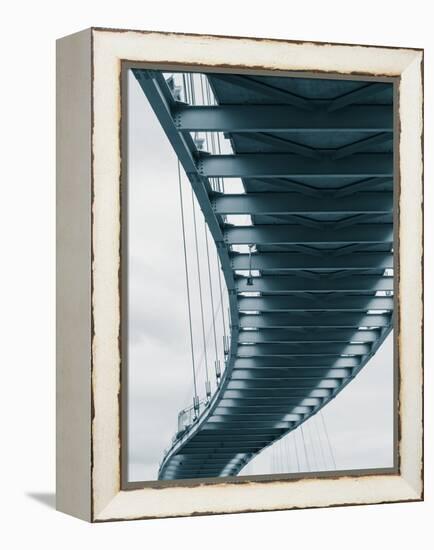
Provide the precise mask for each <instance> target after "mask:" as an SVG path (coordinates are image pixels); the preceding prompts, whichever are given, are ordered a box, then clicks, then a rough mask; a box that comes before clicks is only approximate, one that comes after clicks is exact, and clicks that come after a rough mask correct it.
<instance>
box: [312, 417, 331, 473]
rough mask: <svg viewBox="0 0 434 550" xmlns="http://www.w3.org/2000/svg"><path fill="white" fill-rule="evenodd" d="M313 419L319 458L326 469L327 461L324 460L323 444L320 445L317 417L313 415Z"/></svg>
mask: <svg viewBox="0 0 434 550" xmlns="http://www.w3.org/2000/svg"><path fill="white" fill-rule="evenodd" d="M313 420H314V421H315V422H314V425H315V431H316V436H317V438H318V442H319V450H320V453H321V460H322V462H323V464H324V470H327V469H328V468H327V461H326V458H325V454H324V449H323V446H322V441H321V434H320V432H319V429H318V417H317V416H316V415H315V416H314V417H313Z"/></svg>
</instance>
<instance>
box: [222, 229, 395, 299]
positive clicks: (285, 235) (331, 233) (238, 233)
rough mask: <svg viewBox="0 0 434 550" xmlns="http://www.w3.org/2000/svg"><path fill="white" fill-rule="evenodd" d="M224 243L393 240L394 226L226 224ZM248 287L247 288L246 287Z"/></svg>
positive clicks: (367, 241)
mask: <svg viewBox="0 0 434 550" xmlns="http://www.w3.org/2000/svg"><path fill="white" fill-rule="evenodd" d="M224 240H225V242H226V244H228V245H231V244H258V245H262V244H298V243H300V244H306V243H311V244H316V243H334V244H340V243H342V244H348V243H383V244H384V243H393V225H392V224H391V223H381V224H358V225H354V226H352V227H351V228H349V229H347V230H346V231H339V230H335V229H328V228H324V229H314V228H310V227H300V225H297V224H293V225H290V224H288V225H284V224H281V225H255V226H246V227H228V228H227V229H226V230H225V232H224ZM247 290H248V289H247Z"/></svg>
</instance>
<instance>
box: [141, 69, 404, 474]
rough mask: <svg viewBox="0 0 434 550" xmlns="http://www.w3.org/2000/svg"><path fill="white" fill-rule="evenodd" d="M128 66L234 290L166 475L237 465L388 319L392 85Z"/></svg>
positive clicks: (324, 390)
mask: <svg viewBox="0 0 434 550" xmlns="http://www.w3.org/2000/svg"><path fill="white" fill-rule="evenodd" d="M134 75H135V77H136V79H137V80H138V82H139V84H140V86H141V88H142V90H143V92H144V93H145V95H146V97H147V98H148V100H149V103H150V105H151V106H152V108H153V110H154V112H155V113H156V115H157V117H158V119H159V121H160V123H161V126H162V128H163V129H164V131H165V133H166V135H167V137H168V139H169V140H170V143H171V145H172V146H173V149H174V150H175V152H176V155H177V157H178V159H179V163H180V167H182V170H183V171H184V172H185V174H186V176H187V178H188V180H189V182H190V184H191V187H192V189H193V191H194V194H195V196H196V199H197V201H198V203H199V205H200V209H201V211H202V213H203V215H204V218H205V221H206V224H207V226H208V229H209V232H210V234H211V236H212V239H213V240H214V243H215V246H216V249H217V253H218V257H219V261H220V266H221V274H222V280H223V281H224V284H225V287H226V291H227V294H228V300H229V315H228V319H229V320H230V324H229V325H228V330H227V334H226V335H225V349H224V356H223V357H222V359H221V361H220V360H219V359H218V358H217V359H216V361H215V376H214V386H215V388H214V390H213V391H211V382H210V380H208V379H207V384H206V388H205V396H203V397H201V395H200V391H199V389H198V388H197V387H195V389H194V395H193V396H192V405H191V407H188V408H187V409H186V410H185V411H181V413H180V417H179V426H178V431H177V433H176V434H174V437H173V440H172V442H170V446H169V448H168V449H167V451H166V453H165V455H164V457H163V460H162V462H161V465H160V469H159V478H160V479H163V480H174V479H184V478H185V479H187V478H209V477H222V476H234V475H237V474H238V473H239V472H240V471H241V469H242V468H243V467H244V466H245V465H246V464H247V463H248V462H249V461H250V460H251V459H252V458H253V457H254V456H255V455H257V454H258V453H260V452H261V451H262V450H263V449H264V448H266V447H268V446H269V445H271V444H273V443H274V442H276V441H278V440H279V439H280V438H282V437H283V436H284V435H286V434H287V433H289V432H290V431H292V430H294V429H296V428H297V427H298V426H300V425H301V424H302V423H303V422H305V421H306V420H307V419H308V418H309V417H311V416H312V415H314V414H315V413H317V412H318V411H319V410H320V409H321V408H322V407H324V406H325V405H326V404H327V403H328V402H330V400H331V399H333V398H334V397H335V396H336V395H337V394H338V393H339V392H340V391H341V390H342V389H343V388H344V387H345V386H346V385H347V384H349V383H350V382H351V380H352V379H353V378H354V377H355V376H356V375H357V373H358V372H359V371H360V370H361V369H362V368H363V366H364V365H366V363H367V362H368V361H369V359H370V358H371V357H372V356H373V355H374V354H375V353H376V351H377V349H378V348H379V346H380V345H381V343H382V342H383V341H384V339H385V337H386V336H387V334H388V333H389V332H390V330H391V328H392V325H393V219H392V218H393V215H392V210H393V201H394V197H393V166H394V163H393V135H394V132H393V126H394V115H393V93H394V92H393V85H392V84H390V83H385V82H369V81H358V80H345V79H331V78H329V77H328V78H304V77H298V76H292V77H283V76H268V75H267V76H265V75H262V76H260V75H254V76H253V75H251V74H229V73H227V72H221V73H217V72H214V73H206V74H198V73H196V75H193V76H192V75H191V73H181V72H180V73H171V74H170V75H167V74H163V73H161V72H158V71H154V70H147V69H134ZM223 141H224V142H225V143H226V144H229V146H226V150H224V147H223V146H222V144H223ZM228 147H229V148H228ZM236 182H242V186H241V188H240V187H239V186H238V187H237V186H236V185H235V184H236ZM181 198H182V196H181ZM237 217H238V218H239V219H241V218H243V220H244V222H243V224H238V223H236V221H233V220H237V219H238V218H237ZM246 219H247V220H248V223H246V222H245V220H246ZM187 277H188V274H187ZM187 284H188V280H187ZM189 291H190V292H191V289H189ZM201 300H202V295H201ZM214 334H215V333H214ZM216 349H217V348H216ZM193 373H194V365H193ZM195 386H196V384H195ZM168 443H169V442H168Z"/></svg>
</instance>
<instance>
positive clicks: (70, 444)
mask: <svg viewBox="0 0 434 550" xmlns="http://www.w3.org/2000/svg"><path fill="white" fill-rule="evenodd" d="M91 76H92V75H91V30H90V29H88V30H84V31H81V32H79V33H76V34H73V35H70V36H67V37H65V38H61V39H59V40H58V41H57V43H56V102H57V114H56V134H57V136H56V137H57V142H56V508H57V510H59V511H61V512H65V513H67V514H70V515H72V516H75V517H78V518H80V519H83V520H86V521H91V519H92V518H91V338H92V336H91V332H92V323H91V185H92V178H91V164H92V158H91V118H92V117H91Z"/></svg>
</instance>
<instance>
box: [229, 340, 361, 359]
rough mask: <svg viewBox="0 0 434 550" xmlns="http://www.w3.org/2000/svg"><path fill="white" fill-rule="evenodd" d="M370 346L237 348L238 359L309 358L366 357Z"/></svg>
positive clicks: (286, 344) (294, 344) (313, 343)
mask: <svg viewBox="0 0 434 550" xmlns="http://www.w3.org/2000/svg"><path fill="white" fill-rule="evenodd" d="M370 351H371V345H370V344H341V343H337V344H334V343H324V342H320V343H318V344H317V343H315V342H310V343H309V344H305V343H298V342H286V343H285V344H278V343H276V344H271V343H267V344H253V345H244V346H240V347H239V348H238V357H258V356H262V357H263V356H270V357H275V356H281V355H282V356H285V355H290V356H292V357H296V356H299V355H301V356H311V355H320V356H323V355H342V354H344V355H366V354H368V353H370Z"/></svg>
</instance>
